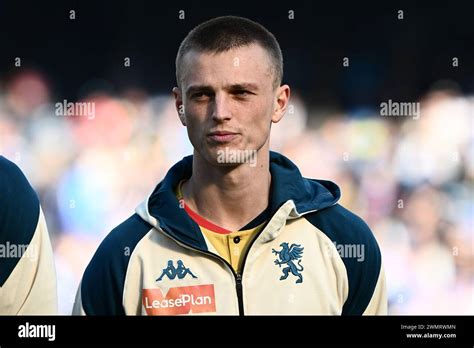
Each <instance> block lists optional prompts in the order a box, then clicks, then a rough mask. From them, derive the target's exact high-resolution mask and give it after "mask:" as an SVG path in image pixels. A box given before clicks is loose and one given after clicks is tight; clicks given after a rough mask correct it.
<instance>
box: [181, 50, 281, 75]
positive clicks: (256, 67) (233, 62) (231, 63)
mask: <svg viewBox="0 0 474 348" xmlns="http://www.w3.org/2000/svg"><path fill="white" fill-rule="evenodd" d="M181 67H182V78H183V80H188V79H189V78H191V79H193V80H194V79H196V78H198V79H199V80H202V79H206V78H209V79H211V78H212V77H213V76H212V75H219V74H221V75H222V74H226V75H228V74H231V75H243V76H245V75H247V77H248V78H250V77H252V78H253V79H255V75H262V76H265V77H268V78H271V76H272V64H271V60H270V57H269V55H268V53H267V52H266V50H265V49H263V48H262V47H261V46H260V45H257V44H251V45H246V46H242V47H236V48H232V49H230V50H227V51H223V52H207V51H198V50H190V51H188V52H187V53H186V54H185V55H184V56H183V60H182V64H181ZM206 74H209V76H202V75H206ZM230 77H231V76H229V78H230ZM257 82H258V80H257ZM200 83H204V81H201V82H200Z"/></svg>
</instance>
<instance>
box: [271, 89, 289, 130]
mask: <svg viewBox="0 0 474 348" xmlns="http://www.w3.org/2000/svg"><path fill="white" fill-rule="evenodd" d="M275 95H276V99H275V107H274V109H273V114H272V122H273V123H277V122H279V121H280V120H281V119H282V117H283V115H284V114H285V112H286V109H287V107H288V102H289V100H290V86H288V85H282V86H280V87H278V88H277V91H276V94H275Z"/></svg>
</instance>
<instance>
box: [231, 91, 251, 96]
mask: <svg viewBox="0 0 474 348" xmlns="http://www.w3.org/2000/svg"><path fill="white" fill-rule="evenodd" d="M234 94H235V95H238V96H239V97H246V96H248V95H250V93H249V92H248V91H244V90H241V91H235V92H234Z"/></svg>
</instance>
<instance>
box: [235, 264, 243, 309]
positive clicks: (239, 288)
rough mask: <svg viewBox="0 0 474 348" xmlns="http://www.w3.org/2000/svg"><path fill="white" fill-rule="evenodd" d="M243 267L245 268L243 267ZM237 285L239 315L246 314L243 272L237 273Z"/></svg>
mask: <svg viewBox="0 0 474 348" xmlns="http://www.w3.org/2000/svg"><path fill="white" fill-rule="evenodd" d="M242 269H243V268H242ZM235 287H236V290H237V301H238V302H239V315H240V316H243V315H244V299H243V292H242V274H240V273H237V274H236V275H235Z"/></svg>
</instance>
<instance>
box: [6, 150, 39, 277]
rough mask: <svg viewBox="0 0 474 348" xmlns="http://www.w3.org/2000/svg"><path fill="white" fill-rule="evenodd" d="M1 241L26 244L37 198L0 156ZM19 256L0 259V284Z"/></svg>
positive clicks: (36, 212) (15, 168)
mask: <svg viewBox="0 0 474 348" xmlns="http://www.w3.org/2000/svg"><path fill="white" fill-rule="evenodd" d="M0 192H1V193H0V207H1V210H0V244H1V245H4V246H6V245H16V246H19V245H28V244H29V243H30V242H31V240H32V239H33V236H34V234H35V231H36V227H37V225H38V221H39V210H40V206H39V200H38V197H37V195H36V192H35V191H34V190H33V188H32V187H31V185H30V183H29V182H28V180H27V179H26V177H25V175H24V174H23V172H22V171H21V170H20V168H18V166H17V165H16V164H14V163H13V162H11V161H9V160H7V159H6V158H5V157H2V156H0ZM20 257H21V256H19V257H7V258H5V257H4V258H1V259H0V286H2V285H3V283H4V282H5V281H6V279H7V278H8V277H9V275H10V274H11V272H12V271H13V269H14V268H15V266H16V264H17V263H18V261H19V259H20Z"/></svg>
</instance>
